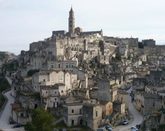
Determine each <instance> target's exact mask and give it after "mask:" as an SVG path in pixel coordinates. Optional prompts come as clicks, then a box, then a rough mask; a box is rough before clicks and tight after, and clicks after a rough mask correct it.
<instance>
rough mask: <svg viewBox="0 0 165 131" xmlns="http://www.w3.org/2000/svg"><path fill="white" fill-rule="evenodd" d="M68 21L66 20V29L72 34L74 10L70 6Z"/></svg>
mask: <svg viewBox="0 0 165 131" xmlns="http://www.w3.org/2000/svg"><path fill="white" fill-rule="evenodd" d="M68 20H69V22H68V28H69V29H68V31H69V34H70V35H72V34H74V29H75V18H74V11H73V9H72V7H71V9H70V11H69V19H68Z"/></svg>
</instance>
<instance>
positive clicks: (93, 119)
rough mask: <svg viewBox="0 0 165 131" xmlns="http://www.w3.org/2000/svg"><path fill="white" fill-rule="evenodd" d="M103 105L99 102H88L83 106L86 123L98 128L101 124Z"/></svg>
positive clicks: (94, 128)
mask: <svg viewBox="0 0 165 131" xmlns="http://www.w3.org/2000/svg"><path fill="white" fill-rule="evenodd" d="M101 120H102V107H101V105H99V104H91V103H86V104H84V106H83V122H84V125H85V126H87V127H89V128H91V129H92V130H96V129H97V128H98V127H99V126H100V125H101Z"/></svg>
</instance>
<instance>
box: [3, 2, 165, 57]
mask: <svg viewBox="0 0 165 131" xmlns="http://www.w3.org/2000/svg"><path fill="white" fill-rule="evenodd" d="M71 5H72V7H73V9H74V12H75V18H76V26H79V27H82V28H83V30H84V31H90V30H91V31H93V30H100V29H103V33H104V35H106V36H114V37H138V38H139V39H140V40H141V39H149V38H153V39H155V40H156V41H157V44H163V43H165V0H0V50H1V51H10V52H14V53H16V54H19V53H20V51H21V50H28V49H29V44H30V43H31V42H34V41H39V40H43V39H44V38H47V37H50V36H51V32H52V31H53V30H62V29H64V30H67V29H68V27H67V25H68V24H67V22H68V11H69V10H70V7H71Z"/></svg>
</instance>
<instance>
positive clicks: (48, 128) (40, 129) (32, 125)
mask: <svg viewBox="0 0 165 131" xmlns="http://www.w3.org/2000/svg"><path fill="white" fill-rule="evenodd" d="M53 121H54V118H53V116H52V115H51V114H50V113H49V112H47V111H45V110H44V109H42V108H37V109H35V110H34V111H33V113H32V122H29V123H27V124H26V126H25V130H26V131H52V130H53V128H54V125H53Z"/></svg>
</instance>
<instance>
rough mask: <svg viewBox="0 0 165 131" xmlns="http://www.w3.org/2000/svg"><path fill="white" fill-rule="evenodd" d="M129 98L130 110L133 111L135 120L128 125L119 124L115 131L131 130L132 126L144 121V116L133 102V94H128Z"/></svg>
mask: <svg viewBox="0 0 165 131" xmlns="http://www.w3.org/2000/svg"><path fill="white" fill-rule="evenodd" d="M127 100H128V105H129V107H128V108H129V112H130V113H131V115H132V117H133V120H132V121H131V122H130V123H129V124H128V125H124V126H118V127H117V128H114V129H113V131H130V128H131V127H132V126H136V125H138V124H141V123H142V121H143V116H142V115H141V114H140V113H139V112H138V111H137V110H136V108H135V107H134V105H133V103H132V102H131V96H128V98H127Z"/></svg>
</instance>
